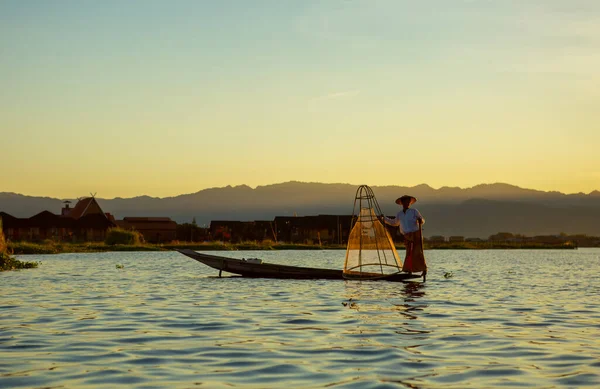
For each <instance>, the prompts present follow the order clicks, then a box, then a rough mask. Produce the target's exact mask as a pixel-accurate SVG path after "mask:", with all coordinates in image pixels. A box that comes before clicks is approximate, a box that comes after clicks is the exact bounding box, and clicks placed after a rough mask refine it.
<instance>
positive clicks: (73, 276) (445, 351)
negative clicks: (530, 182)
mask: <svg viewBox="0 0 600 389" xmlns="http://www.w3.org/2000/svg"><path fill="white" fill-rule="evenodd" d="M223 254H224V255H228V256H231V257H237V258H242V257H256V256H259V257H261V258H263V259H264V260H266V261H269V262H275V263H285V264H293V265H300V266H314V267H328V268H341V267H342V265H343V256H344V252H343V251H276V252H256V251H253V252H241V251H240V252H227V253H223ZM426 256H427V260H428V263H429V266H430V272H429V276H428V280H427V282H426V283H424V284H423V283H420V282H416V283H405V284H403V283H391V282H357V281H325V280H323V281H319V280H317V281H302V280H258V279H244V278H239V277H227V278H217V277H215V276H216V275H217V274H218V272H217V271H216V270H213V269H210V268H208V267H206V266H204V265H201V264H199V263H197V262H195V261H193V260H191V259H189V258H187V257H184V256H182V255H180V254H178V253H175V252H159V253H156V252H153V253H139V252H138V253H100V254H62V255H47V256H44V255H40V256H27V257H23V259H26V260H36V261H41V262H42V265H41V266H40V267H39V268H38V269H33V270H25V271H19V272H6V273H0V387H1V388H42V387H43V388H96V387H115V386H121V387H128V388H162V387H169V388H191V387H207V388H221V387H223V388H224V387H227V388H231V387H255V388H265V387H267V388H269V387H271V388H281V387H282V385H283V384H285V385H286V386H289V387H334V388H385V387H409V388H465V387H473V388H481V387H536V388H537V387H545V388H553V387H585V386H590V387H597V386H599V385H600V298H599V295H600V281H599V280H600V250H598V249H580V250H576V251H556V250H552V251H541V250H533V251H526V250H523V251H521V250H510V251H501V250H491V251H427V252H426ZM116 265H123V266H124V267H123V269H117V267H116ZM449 272H452V273H453V274H454V275H453V277H450V278H445V277H444V274H445V273H449Z"/></svg>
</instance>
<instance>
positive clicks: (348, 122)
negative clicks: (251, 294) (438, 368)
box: [0, 0, 600, 198]
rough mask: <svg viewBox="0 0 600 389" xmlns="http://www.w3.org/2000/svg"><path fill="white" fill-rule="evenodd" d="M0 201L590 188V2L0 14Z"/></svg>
mask: <svg viewBox="0 0 600 389" xmlns="http://www.w3.org/2000/svg"><path fill="white" fill-rule="evenodd" d="M0 135H1V136H0V142H1V143H0V144H1V145H2V147H1V152H0V165H1V166H2V167H1V170H0V192H17V193H23V194H27V195H44V196H53V197H61V198H64V197H70V198H73V197H77V196H83V195H86V194H88V193H90V192H97V194H98V196H99V197H103V198H111V197H116V196H120V197H131V196H136V195H144V194H146V195H151V196H159V197H163V196H171V195H177V194H181V193H190V192H196V191H198V190H201V189H204V188H207V187H217V186H225V185H239V184H247V185H250V186H253V187H254V186H256V185H265V184H271V183H277V182H283V181H290V180H299V181H318V182H336V183H337V182H344V183H352V184H363V183H364V184H369V185H408V186H412V185H417V184H421V183H427V184H429V185H431V186H433V187H436V188H437V187H441V186H460V187H467V186H473V185H477V184H479V183H492V182H507V183H510V184H515V185H519V186H522V187H527V188H534V189H541V190H558V191H562V192H566V193H573V192H580V191H582V192H585V193H588V192H590V191H592V190H594V189H600V1H597V0H589V1H577V0H570V1H564V0H524V1H502V0H497V1H491V0H470V1H466V0H464V1H458V0H457V1H447V0H438V1H423V2H418V1H400V0H389V1H388V0H377V1H373V0H370V1H366V0H365V1H355V0H345V1H342V0H339V1H334V0H331V1H308V0H303V1H280V0H273V1H258V0H257V1H244V0H239V1H199V0H198V1H149V0H140V1H83V0H82V1H76V0H72V1H59V0H55V1H27V0H0Z"/></svg>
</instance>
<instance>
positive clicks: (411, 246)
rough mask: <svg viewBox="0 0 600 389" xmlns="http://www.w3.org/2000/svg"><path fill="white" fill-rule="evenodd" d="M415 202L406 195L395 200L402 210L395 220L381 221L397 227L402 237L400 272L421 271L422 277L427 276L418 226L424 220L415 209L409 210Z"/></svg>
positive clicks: (385, 218) (386, 218)
mask: <svg viewBox="0 0 600 389" xmlns="http://www.w3.org/2000/svg"><path fill="white" fill-rule="evenodd" d="M416 201H417V199H416V198H415V197H413V196H408V195H404V196H402V197H400V198H398V199H396V204H398V205H402V210H400V212H398V214H397V215H396V218H395V219H393V218H388V217H385V216H384V218H383V220H384V221H385V223H386V224H388V225H390V226H399V227H400V232H401V233H402V235H403V236H404V245H405V246H406V258H405V259H404V265H403V266H402V271H404V272H408V273H413V272H419V271H422V272H423V276H424V275H425V274H427V263H425V255H424V254H423V239H422V236H421V228H420V226H421V225H422V224H423V223H425V219H423V216H421V213H420V212H419V211H418V210H417V209H415V208H410V206H411V205H412V204H414V203H415V202H416Z"/></svg>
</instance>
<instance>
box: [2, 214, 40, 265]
mask: <svg viewBox="0 0 600 389" xmlns="http://www.w3.org/2000/svg"><path fill="white" fill-rule="evenodd" d="M35 267H38V263H37V262H25V261H19V260H18V259H16V258H14V257H12V256H11V255H10V253H9V252H8V246H7V244H6V239H5V238H4V231H3V230H2V218H0V271H6V270H16V269H32V268H35Z"/></svg>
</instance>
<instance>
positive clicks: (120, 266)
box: [116, 263, 125, 269]
mask: <svg viewBox="0 0 600 389" xmlns="http://www.w3.org/2000/svg"><path fill="white" fill-rule="evenodd" d="M116 268H117V269H125V266H124V265H121V264H120V263H117V265H116Z"/></svg>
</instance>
